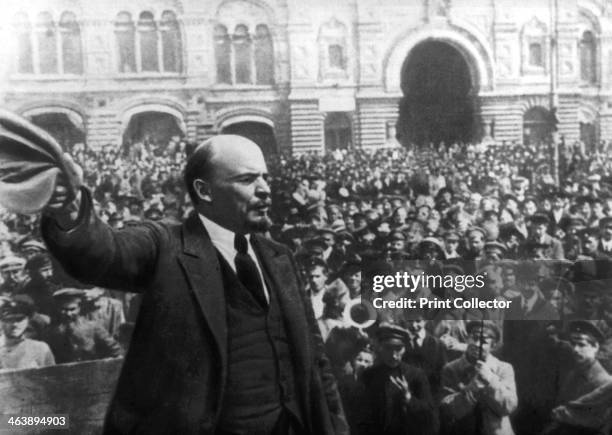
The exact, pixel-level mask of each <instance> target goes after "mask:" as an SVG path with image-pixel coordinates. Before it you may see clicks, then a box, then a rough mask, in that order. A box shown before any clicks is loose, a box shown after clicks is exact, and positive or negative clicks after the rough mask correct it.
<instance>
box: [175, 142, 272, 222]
mask: <svg viewBox="0 0 612 435" xmlns="http://www.w3.org/2000/svg"><path fill="white" fill-rule="evenodd" d="M267 175H268V170H267V167H266V162H265V160H264V156H263V154H262V152H261V149H260V148H259V146H257V144H256V143H254V142H253V141H251V140H249V139H247V138H245V137H242V136H235V135H219V136H215V137H212V138H210V139H208V140H206V141H205V142H203V143H202V144H201V145H200V146H198V148H196V150H195V151H194V153H193V154H192V155H191V157H190V158H189V160H188V161H187V166H186V167H185V184H186V185H187V189H188V192H189V195H190V197H191V200H192V202H193V204H194V207H195V208H196V210H198V212H199V213H201V214H203V215H204V216H206V217H208V218H210V219H212V220H213V221H215V222H217V223H218V224H220V225H222V226H226V227H231V228H228V229H230V230H231V231H234V232H245V230H246V232H249V231H251V230H253V229H254V227H257V226H258V225H257V223H258V222H259V223H262V222H263V220H265V221H266V222H267V208H268V207H269V205H270V189H269V186H268V184H267V182H266V178H267ZM260 218H261V219H260ZM263 218H265V219H263ZM241 219H242V220H243V222H241V221H240V220H241ZM253 223H255V225H254V226H251V225H250V224H253ZM245 225H246V227H245Z"/></svg>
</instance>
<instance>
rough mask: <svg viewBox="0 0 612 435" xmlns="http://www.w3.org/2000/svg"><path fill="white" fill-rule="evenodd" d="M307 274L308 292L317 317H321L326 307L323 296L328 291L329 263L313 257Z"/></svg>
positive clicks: (307, 268) (307, 267)
mask: <svg viewBox="0 0 612 435" xmlns="http://www.w3.org/2000/svg"><path fill="white" fill-rule="evenodd" d="M306 276H307V277H308V288H307V290H306V294H307V295H308V296H309V297H310V303H311V304H312V309H313V310H314V316H315V319H319V318H320V317H321V316H322V315H323V308H324V307H325V304H324V302H323V298H324V296H325V293H326V292H327V279H328V278H329V269H328V268H327V264H325V262H324V261H323V260H322V259H320V258H313V259H311V260H310V261H309V263H308V265H307V266H306Z"/></svg>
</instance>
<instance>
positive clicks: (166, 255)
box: [42, 189, 346, 434]
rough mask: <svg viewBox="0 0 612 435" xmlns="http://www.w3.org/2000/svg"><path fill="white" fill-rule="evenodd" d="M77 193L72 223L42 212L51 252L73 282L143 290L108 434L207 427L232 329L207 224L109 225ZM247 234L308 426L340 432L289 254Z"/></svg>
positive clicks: (215, 413) (332, 390) (337, 408)
mask: <svg viewBox="0 0 612 435" xmlns="http://www.w3.org/2000/svg"><path fill="white" fill-rule="evenodd" d="M83 193H84V195H83V204H82V206H81V212H80V213H81V216H79V223H78V225H77V226H76V227H75V228H74V229H73V230H71V231H69V232H63V231H61V230H60V229H59V228H58V227H57V225H56V224H55V222H53V221H52V220H50V219H43V221H42V230H43V234H44V238H45V241H46V243H47V245H48V246H49V248H50V250H51V252H52V253H53V254H54V255H55V256H56V257H57V258H58V259H59V260H60V261H61V263H62V264H63V265H64V266H65V268H66V270H67V271H68V272H69V273H70V274H72V275H73V276H75V277H76V278H78V279H79V280H82V281H84V282H86V283H92V284H96V285H99V286H103V287H107V288H111V289H117V290H126V291H138V292H142V293H143V297H142V305H141V309H140V313H139V315H138V319H137V321H136V325H135V327H134V333H133V337H132V342H131V344H130V348H129V351H128V353H127V355H126V357H125V362H124V365H123V369H122V372H121V375H120V377H119V381H118V385H117V388H116V391H115V395H114V398H113V400H112V403H111V405H110V408H109V410H108V413H107V417H106V422H105V432H106V433H138V434H162V433H180V434H196V433H198V434H209V433H213V432H214V431H215V428H216V426H217V424H218V419H219V413H220V410H221V406H222V404H223V397H224V390H225V385H226V380H227V366H228V351H227V341H228V327H227V319H226V300H225V293H224V288H223V282H222V275H221V271H220V265H219V261H218V257H217V251H216V250H215V248H214V246H213V244H212V242H211V241H210V238H209V237H208V235H207V234H206V231H205V229H204V226H203V225H202V223H201V221H200V219H199V218H198V216H197V215H195V214H194V215H192V216H191V217H190V218H189V219H188V220H187V221H186V222H185V223H184V224H182V225H166V224H162V223H153V222H148V223H145V224H143V225H141V226H136V227H130V228H126V229H124V230H121V231H113V230H112V229H111V228H110V227H109V226H107V225H106V224H104V223H103V222H102V221H101V220H100V219H99V218H98V217H96V216H95V213H93V212H92V207H91V198H90V195H89V193H88V192H87V191H86V190H85V189H83ZM251 240H252V244H253V247H254V249H255V251H256V253H257V255H258V258H259V259H260V262H261V264H262V267H264V268H265V269H266V271H267V272H268V275H269V276H270V277H271V279H272V281H273V283H274V285H275V286H276V287H277V288H278V297H279V304H280V306H281V310H282V313H283V315H284V317H285V322H286V327H287V335H288V338H289V344H290V346H291V356H292V361H293V367H294V370H295V379H296V383H297V400H298V403H299V405H300V407H301V410H302V414H303V416H304V419H305V425H306V426H307V430H308V432H309V433H313V434H330V433H337V432H340V431H341V429H344V428H345V427H346V423H345V422H344V416H343V412H342V406H341V404H340V399H339V396H338V391H337V388H336V383H335V380H334V377H333V375H331V372H330V371H329V363H328V361H327V359H326V358H325V356H324V354H323V351H322V349H323V344H322V340H321V337H320V335H319V333H318V328H317V325H316V323H315V322H314V316H313V314H312V307H311V305H310V304H309V303H306V302H305V300H304V298H303V293H302V288H301V284H300V282H298V278H297V276H298V275H297V272H296V270H297V269H296V266H295V263H294V260H293V257H292V256H291V255H290V253H289V250H288V249H287V248H286V247H285V246H283V245H279V244H277V243H275V242H273V241H271V240H268V239H265V238H263V237H260V236H256V235H254V236H253V237H252V239H251Z"/></svg>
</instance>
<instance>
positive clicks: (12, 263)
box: [0, 255, 28, 296]
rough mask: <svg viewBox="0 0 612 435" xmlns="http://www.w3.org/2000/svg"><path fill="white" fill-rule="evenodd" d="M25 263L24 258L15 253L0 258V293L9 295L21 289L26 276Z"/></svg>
mask: <svg viewBox="0 0 612 435" xmlns="http://www.w3.org/2000/svg"><path fill="white" fill-rule="evenodd" d="M25 264H26V260H25V258H21V257H17V256H15V255H9V256H8V257H5V258H3V259H2V260H0V274H1V275H2V280H3V281H2V285H0V295H2V294H4V295H6V296H10V295H13V294H17V293H19V291H21V289H22V288H23V286H24V284H25V282H26V281H27V278H28V275H27V273H26V272H25Z"/></svg>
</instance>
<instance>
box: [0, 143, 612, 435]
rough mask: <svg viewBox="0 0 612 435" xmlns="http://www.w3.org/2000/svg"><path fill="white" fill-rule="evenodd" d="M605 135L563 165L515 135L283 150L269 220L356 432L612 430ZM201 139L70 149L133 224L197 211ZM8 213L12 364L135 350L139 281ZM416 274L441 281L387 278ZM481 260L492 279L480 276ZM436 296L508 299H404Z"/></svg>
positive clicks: (5, 259) (0, 311)
mask: <svg viewBox="0 0 612 435" xmlns="http://www.w3.org/2000/svg"><path fill="white" fill-rule="evenodd" d="M607 145H608V144H607V143H601V144H600V145H599V146H597V147H596V148H595V149H594V150H592V152H589V153H588V154H587V153H586V152H585V150H584V147H583V146H581V144H580V143H577V144H575V145H571V146H570V145H566V144H561V145H559V153H558V155H559V159H558V161H556V162H551V155H553V153H552V151H551V150H550V149H549V148H548V147H545V146H544V147H538V146H535V147H526V146H522V145H519V144H515V143H500V144H496V143H492V144H488V145H487V146H484V145H483V144H475V145H463V144H456V145H452V146H444V145H441V146H438V147H434V146H430V147H420V148H417V147H414V148H412V149H408V148H402V147H397V148H385V149H380V150H371V151H366V150H360V149H352V150H336V151H333V152H330V153H327V154H324V155H320V154H304V155H301V156H295V157H292V156H286V155H277V156H271V157H270V160H269V165H268V167H269V172H270V174H269V184H270V186H271V190H272V196H273V202H272V203H273V210H272V213H271V219H272V221H273V223H274V225H273V226H272V229H271V230H270V232H269V234H268V236H269V237H271V238H273V239H275V240H277V241H280V242H282V243H284V244H286V245H287V246H289V247H290V248H291V250H292V251H293V253H294V255H295V258H296V260H297V263H298V266H299V268H300V270H301V273H302V278H303V281H304V283H305V285H304V287H305V289H304V291H305V292H306V294H305V296H306V297H307V298H308V299H309V300H310V301H311V303H312V307H313V311H314V315H315V317H316V319H317V322H318V324H319V328H320V333H321V336H322V338H323V340H324V343H325V349H326V353H327V355H328V357H329V358H330V360H331V362H332V366H333V368H334V371H335V374H336V377H337V380H338V386H339V389H340V392H341V395H342V399H343V405H344V411H345V414H346V416H347V420H348V423H349V425H350V428H351V433H357V434H379V433H385V434H406V433H410V434H432V435H433V434H448V435H450V434H457V435H459V434H468V433H470V434H471V433H476V434H500V435H506V434H513V433H516V434H518V435H521V434H525V435H529V434H539V433H546V434H568V435H569V434H572V435H573V434H583V433H584V434H598V435H599V434H609V431H610V429H611V427H612V411H611V408H612V406H610V403H612V376H611V375H610V373H612V290H610V288H611V284H612V267H611V266H612V152H610V150H609V149H608V146H607ZM192 149H193V146H192V145H190V144H186V143H185V142H183V141H180V140H179V139H176V140H174V139H173V140H172V142H171V144H169V146H167V147H151V146H150V145H149V144H147V143H146V142H145V143H138V144H134V145H133V146H132V147H128V148H123V149H116V148H113V147H110V146H109V147H104V148H102V149H100V150H91V149H87V148H85V147H80V146H77V147H74V148H73V150H72V154H73V157H74V159H75V161H76V162H77V163H78V164H79V165H81V166H82V167H83V169H84V180H85V184H86V185H87V187H88V188H89V189H90V191H91V192H92V194H93V198H94V204H95V208H96V210H97V212H98V213H99V215H100V216H102V217H103V219H104V220H105V221H106V222H107V223H108V224H109V225H111V226H112V227H113V228H116V229H117V230H121V228H124V227H127V226H130V225H137V224H138V223H139V222H141V221H143V220H162V219H163V220H166V221H170V222H172V221H174V222H176V223H179V222H181V221H182V220H183V219H184V218H186V217H187V216H188V215H189V214H190V213H191V212H192V206H191V204H190V201H189V199H188V196H187V195H186V191H185V188H184V182H183V178H182V171H183V165H184V162H185V159H186V154H187V153H189V152H190V151H191V150H192ZM558 180H560V181H558ZM1 222H2V223H1V224H0V276H1V278H2V282H1V284H0V298H1V301H2V302H1V303H2V305H1V306H0V320H1V322H2V330H3V335H2V336H1V337H0V370H14V369H23V368H34V367H43V366H49V365H53V364H60V363H70V362H78V361H85V360H92V359H100V358H109V357H118V356H121V355H122V354H124V353H125V352H126V350H127V348H128V347H129V342H130V333H131V330H132V328H133V326H134V323H135V322H136V318H137V313H138V303H139V296H137V295H133V294H125V293H119V292H114V291H113V289H103V288H90V287H88V286H86V285H83V284H82V283H79V282H77V281H75V280H73V279H72V278H70V277H69V276H68V275H67V274H66V273H65V272H64V271H63V270H61V267H59V265H58V264H57V263H56V262H55V260H54V259H53V258H52V257H51V256H50V255H49V254H48V253H47V251H46V247H45V245H44V243H43V242H42V240H41V238H40V229H39V217H38V216H21V215H12V214H9V213H7V212H4V213H3V215H2V219H1ZM404 272H408V273H409V274H410V275H413V276H419V275H422V276H438V277H441V278H442V279H441V280H439V281H433V284H431V285H430V284H429V283H428V282H427V281H422V282H421V284H420V285H418V286H413V287H412V288H410V287H409V286H406V285H400V284H399V283H398V282H397V281H394V282H393V283H392V284H391V285H388V284H387V285H385V286H384V289H382V290H379V289H375V288H374V287H375V286H374V283H375V281H376V279H377V277H381V276H382V277H389V276H391V277H392V276H396V274H398V273H400V274H402V273H404ZM475 276H480V277H482V278H483V281H482V285H481V286H471V287H470V286H466V285H464V284H465V283H466V282H467V281H466V280H468V278H469V277H475ZM446 277H453V279H452V280H451V282H452V285H446V284H443V282H444V281H443V279H444V278H446ZM458 277H462V279H461V280H460V279H458ZM375 299H379V301H378V302H377V303H376V304H375V303H374V300H375ZM421 299H426V300H428V301H445V300H456V299H462V300H465V301H470V300H474V299H475V300H477V301H484V302H490V301H497V302H500V304H499V305H497V304H496V305H495V307H493V304H488V305H486V307H485V308H482V307H479V306H462V305H461V304H459V305H455V304H453V303H451V304H450V305H449V306H443V304H427V305H426V306H424V307H417V308H413V309H398V308H393V304H392V303H399V302H401V301H405V300H416V301H420V300H421ZM380 301H384V302H387V304H385V305H384V308H376V309H374V310H372V309H371V307H372V306H378V305H379V304H380V303H381V302H380ZM501 302H509V303H507V304H505V305H504V304H501ZM500 306H506V307H507V308H499V307H500ZM606 431H607V432H606Z"/></svg>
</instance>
